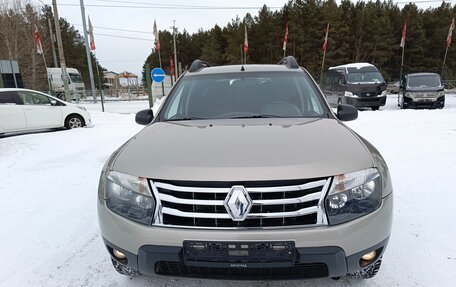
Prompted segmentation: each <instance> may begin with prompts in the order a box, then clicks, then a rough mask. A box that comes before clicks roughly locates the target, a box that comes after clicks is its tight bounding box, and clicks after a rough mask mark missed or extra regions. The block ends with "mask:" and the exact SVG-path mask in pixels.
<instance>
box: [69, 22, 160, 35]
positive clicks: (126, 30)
mask: <svg viewBox="0 0 456 287" xmlns="http://www.w3.org/2000/svg"><path fill="white" fill-rule="evenodd" d="M73 25H74V26H81V27H82V24H73ZM93 27H94V28H97V29H104V30H113V31H122V32H132V33H141V34H148V35H153V33H152V32H146V31H138V30H128V29H119V28H111V27H102V26H93Z"/></svg>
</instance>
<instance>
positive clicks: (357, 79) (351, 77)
mask: <svg viewBox="0 0 456 287" xmlns="http://www.w3.org/2000/svg"><path fill="white" fill-rule="evenodd" d="M347 82H349V83H382V82H383V77H382V75H381V74H380V73H379V72H349V73H348V74H347Z"/></svg>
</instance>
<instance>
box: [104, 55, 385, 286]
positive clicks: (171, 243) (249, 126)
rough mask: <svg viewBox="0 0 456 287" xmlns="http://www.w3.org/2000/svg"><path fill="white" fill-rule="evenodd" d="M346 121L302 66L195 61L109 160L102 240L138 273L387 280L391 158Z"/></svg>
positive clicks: (351, 112)
mask: <svg viewBox="0 0 456 287" xmlns="http://www.w3.org/2000/svg"><path fill="white" fill-rule="evenodd" d="M357 114H358V111H357V110H356V108H355V107H353V106H350V105H345V104H340V105H339V106H338V108H337V113H336V114H334V113H333V112H332V110H331V109H330V107H329V106H328V104H327V103H326V101H325V99H324V96H323V94H322V92H321V91H320V90H319V88H318V86H317V84H316V83H315V81H314V80H313V79H312V77H311V76H310V75H309V73H308V72H307V71H306V70H305V69H303V68H301V67H299V66H298V64H297V62H296V60H295V59H294V58H293V57H287V58H285V59H283V60H282V61H281V62H279V64H277V65H244V66H241V65H233V66H220V67H210V66H209V64H207V63H205V62H202V61H199V60H196V61H195V62H194V63H193V64H192V65H191V67H190V69H189V71H188V72H187V73H186V74H184V75H183V76H181V77H180V79H179V81H178V82H177V83H176V85H175V86H174V88H173V89H172V91H171V92H170V94H169V96H168V97H167V99H166V100H165V102H164V103H163V105H162V107H161V109H160V110H159V111H158V113H157V115H156V116H155V117H154V116H153V114H152V111H151V110H150V109H149V110H144V111H141V112H139V113H138V114H137V115H136V121H137V123H139V124H144V125H147V126H146V127H145V128H144V129H143V130H142V131H141V132H139V133H138V134H137V135H135V136H134V137H133V138H131V139H130V140H129V141H127V142H126V143H125V144H124V145H122V146H121V147H120V148H119V149H118V150H117V151H115V152H114V153H113V154H112V155H111V157H110V158H109V159H108V161H107V163H106V165H105V166H104V168H103V170H102V173H101V178H100V183H99V189H98V201H97V204H98V217H99V223H100V229H101V234H102V237H103V240H104V243H105V245H106V248H107V250H108V252H109V254H110V256H111V259H112V263H113V265H114V268H115V269H116V270H117V271H118V272H120V273H122V274H126V275H130V276H132V275H138V274H145V275H154V274H158V275H172V276H190V277H203V278H227V279H256V280H263V279H279V278H283V279H286V278H314V277H327V276H329V277H339V276H346V275H348V276H351V277H356V278H370V277H372V276H374V275H375V274H376V273H377V271H378V270H379V268H380V264H381V260H382V256H383V254H384V252H385V248H386V246H387V243H388V239H389V236H390V231H391V221H392V208H393V196H392V185H391V179H390V175H389V173H388V168H387V165H386V163H385V161H384V160H383V158H382V156H381V155H380V153H379V152H378V151H377V150H376V149H375V148H374V147H373V146H372V145H371V144H370V143H369V142H367V141H366V140H365V139H363V138H362V137H361V136H359V135H357V134H356V133H355V132H354V131H352V130H350V129H349V128H348V127H346V126H345V125H344V124H342V122H341V121H344V120H353V119H355V118H356V117H357Z"/></svg>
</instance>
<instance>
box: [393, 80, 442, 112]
mask: <svg viewBox="0 0 456 287" xmlns="http://www.w3.org/2000/svg"><path fill="white" fill-rule="evenodd" d="M397 104H398V106H399V107H401V109H407V108H434V109H435V108H439V109H442V108H443V107H444V106H445V91H444V87H443V85H442V82H441V80H440V75H439V74H436V73H414V74H408V75H405V76H404V78H403V79H402V81H401V85H400V90H399V94H398V98H397Z"/></svg>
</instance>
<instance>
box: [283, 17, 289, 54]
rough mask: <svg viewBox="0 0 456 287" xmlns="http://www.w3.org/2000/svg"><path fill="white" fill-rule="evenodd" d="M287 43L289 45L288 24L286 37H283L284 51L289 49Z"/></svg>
mask: <svg viewBox="0 0 456 287" xmlns="http://www.w3.org/2000/svg"><path fill="white" fill-rule="evenodd" d="M287 43H288V23H286V24H285V36H284V37H283V48H282V50H284V51H285V50H286V49H287Z"/></svg>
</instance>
